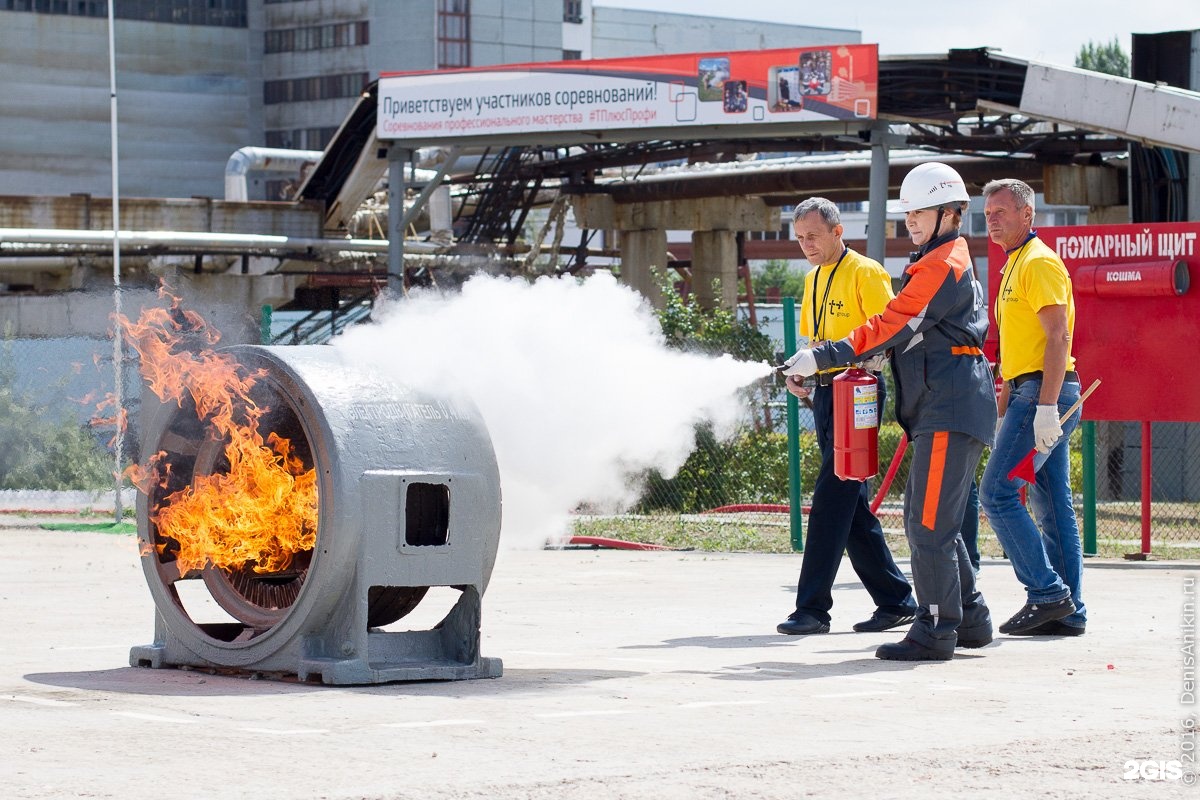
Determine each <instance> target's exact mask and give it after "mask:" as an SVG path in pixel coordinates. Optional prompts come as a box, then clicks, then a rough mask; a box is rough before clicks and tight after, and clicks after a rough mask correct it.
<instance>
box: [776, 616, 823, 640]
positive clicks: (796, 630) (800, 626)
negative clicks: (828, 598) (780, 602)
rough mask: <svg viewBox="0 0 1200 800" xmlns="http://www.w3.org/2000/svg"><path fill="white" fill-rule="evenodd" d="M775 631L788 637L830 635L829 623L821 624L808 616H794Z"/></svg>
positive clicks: (780, 624) (779, 625)
mask: <svg viewBox="0 0 1200 800" xmlns="http://www.w3.org/2000/svg"><path fill="white" fill-rule="evenodd" d="M775 630H777V631H779V632H780V633H786V634H787V635H788V636H808V635H810V634H813V633H829V623H828V622H821V620H819V619H817V618H816V617H810V616H809V615H808V614H793V615H792V616H790V617H788V618H787V619H785V620H784V621H783V622H781V623H779V624H778V625H776V626H775Z"/></svg>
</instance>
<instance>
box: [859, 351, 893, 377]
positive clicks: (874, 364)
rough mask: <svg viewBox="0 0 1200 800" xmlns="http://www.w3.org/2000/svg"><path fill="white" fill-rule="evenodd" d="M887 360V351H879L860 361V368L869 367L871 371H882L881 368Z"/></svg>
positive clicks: (885, 364)
mask: <svg viewBox="0 0 1200 800" xmlns="http://www.w3.org/2000/svg"><path fill="white" fill-rule="evenodd" d="M887 362H888V359H887V353H880V354H879V355H875V356H871V357H870V358H868V359H867V360H866V361H864V362H862V368H863V369H869V370H871V371H872V372H883V368H884V367H885V366H887Z"/></svg>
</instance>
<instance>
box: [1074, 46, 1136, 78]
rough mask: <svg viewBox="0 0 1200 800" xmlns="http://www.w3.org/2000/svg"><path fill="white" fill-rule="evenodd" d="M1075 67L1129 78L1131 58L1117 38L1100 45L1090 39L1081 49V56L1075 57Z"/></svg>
mask: <svg viewBox="0 0 1200 800" xmlns="http://www.w3.org/2000/svg"><path fill="white" fill-rule="evenodd" d="M1075 66H1077V67H1079V68H1080V69H1090V70H1092V71H1093V72H1103V73H1105V74H1106V75H1118V76H1120V77H1122V78H1128V77H1129V56H1128V54H1126V52H1125V51H1124V50H1122V49H1121V45H1120V43H1119V42H1118V41H1117V37H1115V36H1114V37H1113V39H1112V41H1111V42H1109V43H1107V44H1098V43H1096V42H1093V41H1091V40H1090V39H1089V40H1088V43H1087V44H1085V45H1084V46H1083V47H1081V48H1079V54H1078V55H1076V56H1075Z"/></svg>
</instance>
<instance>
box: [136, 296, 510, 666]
mask: <svg viewBox="0 0 1200 800" xmlns="http://www.w3.org/2000/svg"><path fill="white" fill-rule="evenodd" d="M122 324H123V326H124V328H125V331H126V335H127V336H128V337H129V339H130V341H131V342H132V343H133V346H134V347H135V348H136V349H137V350H138V352H139V353H140V355H141V359H142V372H143V376H144V377H145V379H146V382H147V384H148V386H149V388H150V389H151V391H152V392H153V395H150V394H147V396H146V398H145V399H144V400H143V414H142V419H143V438H142V442H143V448H142V449H143V455H144V458H143V462H142V466H141V467H138V468H135V470H134V478H135V482H136V483H137V484H138V486H139V488H140V489H141V490H142V492H141V493H140V494H139V497H138V508H137V517H138V536H139V539H140V543H141V548H142V564H143V569H144V572H145V575H146V580H147V582H148V584H149V586H150V593H151V594H152V595H153V597H154V603H155V606H156V613H155V625H154V642H153V643H152V644H149V645H145V646H140V647H134V648H133V649H132V650H131V651H130V663H131V664H132V665H134V666H144V667H168V666H192V667H200V668H217V669H232V670H236V671H242V672H250V673H263V674H267V675H297V676H298V677H299V678H300V679H301V680H306V681H318V680H319V681H321V682H324V683H328V684H369V683H383V682H387V681H404V680H458V679H465V678H482V677H496V676H498V675H499V674H500V672H501V663H500V661H499V659H495V658H484V657H482V656H480V654H479V639H480V632H479V631H480V612H481V597H482V595H483V592H484V589H485V587H486V585H487V582H488V579H489V577H490V575H491V571H492V565H493V563H494V562H495V558H496V548H497V544H498V542H499V536H500V479H499V473H498V470H497V467H496V458H495V454H494V452H493V450H492V446H491V441H490V439H489V437H488V434H487V431H486V429H485V427H484V425H483V423H482V421H481V420H480V418H479V416H478V414H477V412H476V411H475V410H474V409H473V408H471V407H470V406H468V405H464V404H463V403H462V402H460V401H458V400H454V399H450V398H448V397H435V396H430V395H429V394H428V393H425V392H422V391H418V390H417V389H415V388H413V387H409V386H405V385H400V384H398V383H395V382H393V381H390V380H388V379H386V378H384V377H382V376H380V375H379V374H377V373H375V372H372V371H369V370H367V369H365V368H364V367H362V365H358V364H352V363H347V361H346V360H345V359H344V358H343V356H342V355H341V353H340V351H339V350H338V349H336V348H333V347H324V346H314V347H251V346H236V347H230V348H224V349H221V350H214V349H212V345H213V344H215V341H216V338H217V337H216V334H215V333H213V332H212V331H211V329H209V328H207V326H206V325H205V324H204V321H203V320H202V319H201V318H199V317H198V316H197V315H195V314H194V313H193V312H187V311H183V310H181V309H180V308H179V307H178V304H177V305H176V306H175V307H173V308H172V309H170V310H169V311H168V310H161V309H159V310H155V311H153V312H147V314H144V315H143V317H142V319H141V320H139V321H138V322H137V323H129V322H128V321H123V322H122ZM430 587H452V588H453V589H456V590H458V591H459V592H460V593H461V594H460V596H459V597H458V598H457V602H455V604H454V605H453V607H452V608H451V610H450V611H449V613H448V614H447V615H446V617H445V618H444V619H443V620H442V621H441V622H440V623H438V624H437V625H435V626H434V627H433V628H432V629H431V630H409V631H393V630H383V629H382V628H384V626H388V625H391V624H392V623H395V622H397V621H398V620H400V619H401V618H403V617H404V616H406V615H407V614H409V613H410V612H412V611H413V610H414V609H415V608H416V607H417V605H418V604H419V603H420V602H421V600H422V599H423V598H424V597H425V595H426V593H427V592H428V590H429V589H430ZM198 589H200V590H201V591H200V594H201V596H202V597H203V596H204V595H205V594H206V595H207V597H205V599H204V604H205V607H207V608H210V609H211V608H212V607H214V604H215V607H219V611H218V612H217V619H216V620H207V619H206V620H199V619H196V618H195V617H199V616H200V615H199V614H198V613H195V612H194V611H192V610H190V609H192V608H193V606H194V602H192V601H189V602H187V603H185V602H184V599H183V597H182V596H181V595H187V596H189V597H191V596H193V595H195V594H196V592H197V590H198Z"/></svg>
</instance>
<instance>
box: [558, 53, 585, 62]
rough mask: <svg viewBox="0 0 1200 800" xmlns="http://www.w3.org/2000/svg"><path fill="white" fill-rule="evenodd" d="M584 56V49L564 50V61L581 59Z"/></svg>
mask: <svg viewBox="0 0 1200 800" xmlns="http://www.w3.org/2000/svg"><path fill="white" fill-rule="evenodd" d="M582 58H583V51H582V50H563V57H562V60H563V61H579V60H580V59H582Z"/></svg>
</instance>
